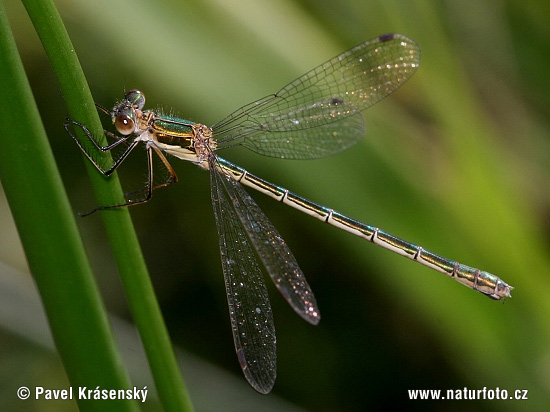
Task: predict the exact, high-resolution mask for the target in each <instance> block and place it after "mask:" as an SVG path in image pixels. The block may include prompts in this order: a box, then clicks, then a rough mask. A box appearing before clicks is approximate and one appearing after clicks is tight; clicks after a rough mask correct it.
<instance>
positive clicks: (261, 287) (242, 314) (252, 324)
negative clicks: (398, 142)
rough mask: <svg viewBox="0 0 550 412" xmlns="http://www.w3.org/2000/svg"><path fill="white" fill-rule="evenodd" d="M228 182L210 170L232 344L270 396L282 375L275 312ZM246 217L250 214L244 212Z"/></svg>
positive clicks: (246, 369)
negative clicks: (229, 195) (279, 376)
mask: <svg viewBox="0 0 550 412" xmlns="http://www.w3.org/2000/svg"><path fill="white" fill-rule="evenodd" d="M213 157H215V156H213ZM213 161H214V162H215V160H213ZM211 166H212V165H211ZM226 180H227V178H226V176H224V175H222V174H221V173H219V172H218V171H217V169H216V168H215V167H213V168H212V169H211V171H210V190H211V196H212V205H213V207H214V217H215V219H216V227H217V229H218V235H219V239H220V252H221V259H222V269H223V276H224V280H225V289H226V294H227V303H228V305H229V317H230V319H231V330H232V333H233V341H234V343H235V350H236V352H237V358H238V359H239V363H240V365H241V368H242V370H243V373H244V376H245V377H246V379H247V380H248V382H249V383H250V385H251V386H252V387H253V388H254V389H256V390H257V391H258V392H260V393H269V392H270V391H271V388H272V387H273V385H274V383H275V378H276V375H277V354H276V338H275V326H274V324H273V314H272V312H271V305H270V304H269V297H268V294H267V289H266V286H265V283H264V281H263V279H262V271H261V269H260V266H259V263H258V261H257V259H256V257H255V254H254V251H253V250H252V246H251V245H250V242H249V240H248V237H247V235H246V233H245V231H244V228H243V226H242V223H241V221H240V219H239V216H238V215H237V213H236V211H235V210H236V209H237V208H242V205H240V204H235V202H234V200H233V199H231V200H229V199H228V197H227V194H226V186H227V185H228V184H229V182H227V181H226ZM242 213H246V211H244V210H243V211H241V210H239V214H242Z"/></svg>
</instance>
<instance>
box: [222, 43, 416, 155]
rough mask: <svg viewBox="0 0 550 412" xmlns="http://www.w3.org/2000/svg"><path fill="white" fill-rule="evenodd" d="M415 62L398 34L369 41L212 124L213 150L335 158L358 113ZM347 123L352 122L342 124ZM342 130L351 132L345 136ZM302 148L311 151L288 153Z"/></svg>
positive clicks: (349, 141) (410, 46) (355, 127)
mask: <svg viewBox="0 0 550 412" xmlns="http://www.w3.org/2000/svg"><path fill="white" fill-rule="evenodd" d="M419 62H420V49H419V47H418V46H417V45H416V43H415V42H414V41H412V40H411V39H409V38H407V37H405V36H403V35H401V34H387V35H383V36H379V37H377V38H376V39H373V40H369V41H367V42H365V43H362V44H360V45H358V46H355V47H354V48H352V49H350V50H348V51H346V52H344V53H342V54H340V55H339V56H336V57H334V58H333V59H331V60H329V61H327V62H325V63H324V64H322V65H320V66H318V67H316V68H315V69H313V70H311V71H310V72H308V73H306V74H305V75H303V76H301V77H299V78H298V79H296V80H294V81H293V82H291V83H289V84H288V85H287V86H285V87H284V88H282V89H281V90H280V91H279V92H277V93H276V94H275V95H272V96H267V97H265V98H263V99H260V100H258V101H256V102H253V103H250V104H248V105H246V106H244V107H242V108H241V109H239V110H237V111H235V112H234V113H232V114H231V115H229V116H228V117H226V118H225V119H224V120H222V121H221V122H219V123H217V124H215V125H214V126H213V127H212V129H213V132H214V136H215V138H216V139H217V141H218V148H224V147H229V146H232V145H243V146H246V147H248V148H249V149H251V150H254V151H256V152H258V153H260V154H263V155H267V156H275V157H282V156H284V157H293V158H313V157H319V156H326V155H329V154H334V153H337V152H339V151H341V150H344V149H346V148H348V147H350V146H351V145H353V144H354V143H356V142H357V141H358V140H359V139H360V138H361V136H362V133H363V129H362V128H361V126H359V124H360V121H359V120H358V117H359V116H360V115H359V112H361V111H362V110H364V109H366V108H368V107H370V106H372V105H373V104H375V103H376V102H378V101H380V100H381V99H383V98H384V97H386V96H388V95H389V94H390V93H392V92H393V91H394V90H396V89H397V88H398V87H400V86H401V85H402V84H403V83H404V82H405V81H407V80H408V79H409V78H410V77H411V76H412V75H413V73H414V72H415V71H416V69H417V68H418V65H419ZM349 117H352V118H354V119H353V120H349V123H346V122H342V120H343V119H346V118H349ZM347 128H350V129H351V130H352V132H350V133H349V134H347V133H346V131H347ZM323 129H324V130H323ZM331 132H334V133H336V135H335V138H334V139H332V140H331V139H327V136H330V134H331ZM359 132H361V133H359ZM319 136H321V137H322V138H320V139H319V138H318V137H319ZM266 142H269V144H266ZM303 147H310V148H311V151H310V152H307V151H304V150H301V151H300V150H296V151H294V148H303ZM290 153H292V154H293V155H294V156H292V155H290Z"/></svg>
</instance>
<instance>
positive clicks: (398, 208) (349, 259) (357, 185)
mask: <svg viewBox="0 0 550 412" xmlns="http://www.w3.org/2000/svg"><path fill="white" fill-rule="evenodd" d="M4 3H5V6H6V8H7V11H8V16H9V18H10V21H11V24H12V30H13V31H14V34H15V37H16V41H17V42H18V46H19V50H20V53H21V56H22V58H23V60H24V64H25V67H26V70H27V74H28V76H29V80H30V82H31V86H32V88H33V92H34V95H35V98H36V100H37V103H38V106H39V109H40V112H41V114H42V121H43V122H44V124H45V127H46V130H47V132H48V134H49V137H50V141H51V144H52V147H53V150H54V153H55V156H56V159H57V161H58V166H59V168H60V171H61V174H62V176H63V179H64V182H65V184H66V188H67V192H68V194H69V197H70V199H71V201H72V204H73V206H74V209H75V211H77V210H80V211H86V210H89V209H90V208H93V207H94V206H95V203H94V199H93V197H92V191H91V187H90V185H89V184H88V177H87V175H86V173H85V170H84V167H83V161H82V157H81V156H80V154H79V151H78V148H77V147H76V146H75V145H74V143H73V142H72V141H71V140H70V138H69V137H68V136H67V135H66V133H65V132H64V130H63V120H64V118H65V116H66V114H67V109H66V108H65V106H64V102H63V98H62V96H61V94H60V92H59V88H58V85H57V84H56V80H55V77H54V75H53V73H52V70H51V68H50V65H49V63H48V60H47V59H46V56H45V54H44V52H43V49H42V47H41V44H40V42H39V40H38V38H37V37H36V34H35V32H34V30H33V27H32V25H31V24H30V22H29V20H28V18H27V16H26V13H25V11H24V9H23V8H22V6H21V5H20V4H19V2H18V1H15V0H7V1H5V2H4ZM56 4H57V6H58V8H59V11H60V13H61V15H62V17H63V20H64V22H65V24H66V26H67V29H68V31H69V34H70V35H71V38H72V41H73V44H74V47H75V50H76V52H77V54H78V56H79V58H80V61H81V64H82V66H83V69H84V71H85V73H86V75H87V77H88V82H89V84H90V88H91V90H92V93H93V94H94V97H95V100H96V101H97V102H98V103H100V104H102V105H103V106H107V107H110V106H112V104H113V103H114V101H115V100H117V99H120V98H121V97H122V95H123V93H124V90H128V89H131V88H139V89H140V90H142V91H143V92H144V93H145V94H146V96H147V98H148V107H153V108H162V109H163V110H164V111H166V112H168V111H173V112H175V113H177V114H179V115H181V116H182V117H185V118H188V119H191V120H193V121H196V122H201V123H206V124H213V123H215V122H216V121H218V120H220V119H221V118H222V117H224V116H225V115H227V114H229V113H230V112H232V111H233V110H235V109H237V108H238V107H240V106H242V105H244V104H246V103H249V102H250V101H253V100H255V99H258V98H260V97H263V96H264V95H267V94H270V93H273V92H275V91H277V90H279V89H280V88H281V87H282V86H283V85H285V84H286V83H288V82H289V81H291V80H293V79H294V78H296V77H297V76H299V75H301V74H303V73H304V72H305V71H307V70H309V69H311V68H313V67H315V66H317V65H318V64H320V63H322V62H324V61H325V60H327V59H329V58H331V57H333V56H334V55H336V54H338V53H339V52H342V51H344V50H346V49H347V48H349V47H352V46H354V45H355V44H357V43H360V42H362V41H364V40H367V39H370V38H372V37H375V36H377V35H380V34H383V33H388V32H399V33H403V34H406V35H407V36H409V37H411V38H413V39H414V40H415V41H416V42H417V43H418V44H419V45H420V47H421V49H422V62H421V66H420V69H419V70H418V72H417V73H416V74H415V76H414V77H413V78H412V79H411V80H410V81H409V82H408V83H407V84H406V85H405V86H404V87H403V88H402V89H400V90H398V91H397V92H395V93H394V94H393V95H392V96H391V97H389V98H388V99H386V100H384V101H383V102H381V103H379V104H378V105H376V106H375V107H373V108H371V109H369V110H368V111H367V112H366V113H365V118H366V121H367V135H366V137H365V139H364V140H363V141H362V142H361V143H359V145H358V146H357V147H354V148H353V149H351V150H349V151H347V152H345V153H342V154H340V155H337V156H334V157H332V158H327V159H321V160H316V161H284V160H277V159H269V158H264V157H262V156H259V155H256V154H253V153H250V152H248V151H247V150H245V149H235V150H233V149H232V150H230V151H227V152H224V153H221V155H222V156H224V157H226V158H228V159H229V160H231V161H233V162H235V163H237V164H240V165H242V166H244V167H246V168H247V169H248V170H250V171H251V172H252V173H254V174H257V175H259V176H262V177H264V178H266V179H268V180H270V181H272V182H274V183H277V184H279V185H282V186H284V187H287V188H289V189H290V190H292V191H295V192H296V193H299V194H301V195H303V196H305V197H307V198H309V199H311V200H313V201H315V202H318V203H321V204H324V205H327V206H330V207H333V208H335V209H336V210H338V211H340V212H342V213H345V214H348V215H349V216H351V217H353V218H355V219H358V220H361V221H364V222H366V223H368V224H372V225H375V226H378V227H380V228H381V229H383V230H386V231H388V232H390V233H393V234H395V235H397V236H400V237H402V238H404V239H407V240H410V241H412V242H415V243H418V244H421V245H422V246H424V247H425V248H427V249H429V250H432V251H434V252H436V253H439V254H441V255H443V256H447V257H449V258H452V259H456V260H458V261H460V262H462V263H465V264H468V265H472V266H475V267H479V268H481V269H484V270H487V271H489V272H492V273H495V274H498V275H499V276H500V277H502V279H503V280H505V281H506V282H508V283H509V284H511V285H513V286H514V287H515V288H516V289H515V290H514V291H513V292H512V295H513V299H510V300H507V301H506V302H505V303H504V304H501V303H498V302H494V301H491V300H490V299H487V298H486V297H484V296H482V295H481V294H479V293H475V292H473V291H471V290H468V289H467V288H465V287H463V286H461V285H459V284H458V283H457V282H454V281H451V280H449V279H446V278H445V277H444V276H442V275H440V274H437V272H433V271H430V270H429V269H427V268H425V267H422V266H420V265H417V264H414V263H413V262H410V261H407V260H405V259H402V258H399V257H398V256H397V255H395V254H392V253H389V252H387V251H385V250H383V249H381V248H378V247H376V246H374V245H371V244H368V243H367V242H365V241H362V240H360V239H358V238H356V237H353V236H351V235H349V234H347V233H345V232H341V231H338V230H336V229H334V228H332V227H329V226H327V225H321V224H320V223H319V222H318V221H315V220H314V219H311V218H309V217H307V216H305V215H303V214H301V213H299V212H297V211H295V210H293V209H290V208H288V207H285V206H284V205H281V204H280V203H277V202H274V201H272V200H271V199H267V198H263V197H262V196H261V195H258V194H256V193H252V196H253V197H254V198H255V199H256V200H257V202H258V203H259V205H260V206H261V207H262V209H263V210H264V211H265V213H266V214H267V215H268V216H269V217H270V219H271V220H272V221H273V222H274V224H275V225H276V227H277V228H278V229H279V231H280V233H281V234H282V235H283V236H284V238H285V240H286V241H287V243H288V244H289V245H290V246H291V248H292V250H293V252H294V254H295V255H296V257H297V259H298V261H299V262H300V264H301V267H302V269H303V271H304V273H305V274H306V276H307V278H308V280H309V282H310V284H311V286H312V288H313V290H314V292H315V295H316V297H317V301H318V304H319V307H320V309H321V313H322V321H321V323H320V325H319V326H318V327H312V326H310V325H307V324H306V323H305V322H304V321H302V320H301V319H300V318H299V317H298V316H295V314H294V313H293V311H292V310H291V309H290V308H289V307H288V305H287V304H286V303H285V302H284V300H283V299H282V298H281V297H280V296H278V294H277V292H276V291H275V289H274V288H273V287H272V285H269V288H270V296H271V303H272V306H273V312H274V316H275V322H276V328H277V337H278V342H277V343H278V377H277V382H276V385H275V388H274V390H273V394H271V395H268V396H263V397H262V396H260V395H258V394H256V393H254V391H253V390H252V389H250V388H248V387H247V386H246V383H245V379H244V377H243V376H242V373H241V371H240V368H239V365H238V362H237V361H236V356H235V353H234V349H233V342H232V338H231V330H230V324H229V318H228V313H227V304H226V300H225V295H224V287H223V278H222V273H221V267H220V258H219V250H218V241H217V237H216V229H215V226H214V218H213V214H212V210H211V204H210V194H209V188H208V184H209V178H208V174H207V173H204V172H202V171H201V170H199V169H198V168H196V167H193V166H192V165H189V164H183V162H177V161H173V162H172V164H173V165H174V167H175V169H176V171H177V173H178V176H179V178H180V182H179V183H178V184H177V185H176V186H173V187H171V188H169V189H165V190H161V191H158V192H156V193H155V197H154V200H153V201H152V202H150V203H148V204H146V205H143V206H140V207H135V208H132V210H131V213H132V216H133V219H134V222H135V225H136V229H137V232H138V235H139V237H140V239H141V244H142V248H143V251H144V254H145V256H146V260H147V263H148V266H149V269H150V273H151V276H152V278H153V283H154V286H155V289H156V291H157V296H158V299H159V301H160V304H161V306H162V309H163V313H164V315H165V319H166V322H167V324H168V327H169V330H170V334H171V337H172V339H173V342H174V344H175V345H176V346H177V347H179V348H181V349H183V350H185V351H186V352H184V355H182V362H183V363H184V364H185V363H186V359H187V358H188V357H190V356H191V355H187V353H191V354H193V355H196V356H198V357H199V358H198V360H197V361H194V364H195V366H196V367H194V368H189V369H184V378H185V380H186V382H187V384H188V385H189V389H190V392H191V396H192V400H193V402H194V403H195V406H196V407H197V410H200V411H203V410H220V409H219V407H218V406H219V405H223V410H231V408H234V409H235V410H241V411H242V410H268V408H269V407H275V408H276V410H285V409H284V408H288V410H295V409H293V407H297V408H303V409H304V410H315V411H362V410H373V409H374V410H377V409H389V408H390V407H396V408H397V407H399V408H402V409H407V410H432V409H433V410H436V409H437V410H448V411H453V410H464V409H465V408H468V409H469V410H497V409H498V410H522V411H524V410H534V411H535V410H542V409H543V407H544V406H545V405H546V406H547V405H548V404H549V402H550V322H549V315H550V300H549V299H548V292H549V291H550V279H549V274H550V269H549V268H550V253H549V252H550V251H549V241H550V236H549V230H550V219H549V218H550V190H549V184H548V181H549V176H550V162H549V159H550V134H549V131H550V127H549V126H550V124H549V123H550V117H549V114H550V110H549V108H548V107H549V105H548V98H547V95H548V91H549V90H550V80H549V77H548V74H547V73H548V64H549V63H550V24H549V23H550V3H548V2H546V1H531V2H525V1H518V0H515V1H514V0H508V1H498V2H497V1H492V2H463V1H459V0H448V1H441V2H433V1H408V2H402V1H388V0H386V1H359V0H340V1H338V2H333V1H327V0H316V1H314V0H301V1H300V0H294V1H293V0H276V1H265V0H262V1H253V0H206V1H204V0H202V1H198V0H196V1H176V0H167V1H157V2H150V1H149V2H147V1H143V0H137V1H132V2H123V1H106V0H95V1H93V2H87V1H84V0H73V1H57V2H56ZM1 138H3V139H7V138H9V136H2V137H1ZM144 167H145V157H144V156H140V153H139V151H138V152H136V153H134V155H133V156H132V159H131V160H129V162H128V165H125V168H124V169H125V170H124V171H125V172H126V173H128V174H132V175H134V176H138V178H139V177H140V176H143V179H145V176H146V175H145V168H144ZM122 177H124V173H122ZM37 201H47V199H39V200H37ZM78 224H79V226H80V228H81V230H82V236H83V238H84V241H85V244H86V247H87V250H88V253H89V255H90V258H91V260H92V264H93V267H94V269H95V272H96V276H97V280H98V283H99V286H100V288H101V290H102V293H103V297H104V299H105V301H106V305H107V307H108V309H109V311H110V312H111V313H113V314H114V315H116V316H117V317H119V318H121V319H125V320H127V321H130V322H131V317H130V315H129V313H128V309H127V306H126V304H125V300H124V293H123V290H122V287H121V285H120V282H119V279H118V277H117V273H116V268H115V266H114V263H113V260H112V257H111V255H110V252H109V246H108V245H107V243H106V238H105V235H104V233H103V227H102V223H101V218H100V216H91V217H88V218H86V219H80V218H79V219H78ZM0 227H2V229H1V231H0V261H1V263H2V266H1V267H2V268H4V269H2V270H3V271H5V272H8V271H16V272H17V273H19V275H16V276H25V275H21V274H20V273H24V272H25V271H26V264H25V258H24V255H23V253H22V251H21V249H20V247H19V246H18V243H17V235H16V232H15V230H14V229H13V224H12V223H11V220H10V213H9V208H8V207H7V204H6V202H5V200H4V199H2V200H1V201H0ZM53 241H55V240H53ZM0 272H1V271H0ZM26 276H29V275H26ZM4 281H5V280H3V282H4ZM22 281H23V282H25V281H26V280H22ZM25 284H26V285H27V286H26V287H28V288H30V289H32V283H30V282H27V283H25ZM2 288H3V289H4V290H8V288H7V286H6V285H5V284H4V285H3V286H2ZM29 293H30V292H29ZM6 302H7V300H6ZM18 304H21V300H17V299H14V303H13V306H11V307H9V308H6V305H5V303H4V306H3V309H2V310H3V311H4V313H10V312H9V310H13V311H14V313H15V312H24V311H26V310H28V311H30V310H31V309H30V308H29V307H25V306H19V307H18V306H17V305H18ZM42 326H43V325H42ZM0 327H1V329H0V406H2V409H3V410H21V409H22V408H23V406H24V407H25V409H26V410H32V409H33V408H34V410H44V411H45V410H52V409H49V408H52V405H55V406H54V409H55V410H74V409H75V408H76V406H75V404H74V403H71V402H67V401H66V402H58V403H52V402H50V403H48V402H29V403H24V404H23V403H17V402H15V401H16V397H15V389H16V388H17V387H18V386H21V385H23V384H25V385H27V386H32V385H37V386H47V385H51V386H52V387H58V388H62V387H64V386H65V387H66V386H67V383H66V381H65V380H64V379H65V378H64V376H63V370H62V367H61V366H60V363H59V361H58V359H57V358H56V356H55V355H54V354H52V353H51V352H48V351H47V350H46V349H44V347H43V346H41V345H40V339H36V338H35V337H33V334H32V331H31V330H29V331H28V336H25V334H24V333H23V332H19V333H15V332H14V329H13V328H12V327H11V326H10V325H8V324H3V325H0ZM35 327H37V328H38V327H39V326H38V325H35ZM33 339H34V341H33ZM127 339H129V340H130V341H131V342H129V343H128V344H129V345H131V344H137V343H139V338H138V337H137V335H136V334H132V333H131V332H130V333H129V335H128V336H127ZM136 358H137V356H136V357H132V356H131V355H130V358H129V361H128V362H131V361H132V360H136ZM203 359H204V360H203ZM136 362H137V361H136ZM211 363H212V364H215V365H217V366H218V367H220V369H211V366H210V364H211ZM140 366H142V365H130V366H129V368H130V369H131V371H133V369H134V368H136V369H139V367H140ZM222 370H225V371H224V372H222ZM205 371H208V373H205ZM225 372H229V373H230V375H229V378H228V377H227V376H226V374H225ZM14 375H17V376H18V378H17V379H14ZM132 376H135V375H132ZM19 380H21V382H19ZM134 382H139V383H140V384H141V385H142V386H143V385H148V386H149V388H153V387H154V384H153V382H152V381H151V380H150V378H147V377H140V378H135V380H134ZM219 382H223V383H224V384H222V387H223V391H218V390H216V389H213V388H218V387H219V386H216V384H217V383H219ZM464 387H467V388H469V389H482V388H483V387H487V388H488V389H496V388H497V387H498V388H500V389H506V390H508V394H509V395H511V396H513V395H514V391H515V390H516V389H525V390H528V394H527V396H528V398H529V400H522V401H519V400H518V401H516V400H483V401H473V400H467V401H466V400H465V401H438V402H435V401H410V400H408V392H407V390H408V389H441V390H443V391H445V390H447V389H463V388H464ZM279 398H282V399H284V400H285V402H281V403H275V402H279ZM274 404H275V405H276V406H273V405H274ZM216 405H218V406H216ZM144 410H157V406H155V405H154V403H153V402H147V404H145V405H144Z"/></svg>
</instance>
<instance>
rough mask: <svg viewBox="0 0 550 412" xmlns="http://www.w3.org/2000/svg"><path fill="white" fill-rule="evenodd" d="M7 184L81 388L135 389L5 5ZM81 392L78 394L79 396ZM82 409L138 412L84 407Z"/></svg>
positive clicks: (2, 86) (68, 365) (3, 156)
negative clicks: (56, 161) (113, 334)
mask: <svg viewBox="0 0 550 412" xmlns="http://www.w3.org/2000/svg"><path fill="white" fill-rule="evenodd" d="M0 27H1V28H2V30H0V54H1V55H2V56H3V63H2V64H1V65H0V73H1V76H0V77H1V79H0V95H1V96H2V98H3V99H4V103H5V105H4V107H3V108H2V110H1V111H0V125H1V126H0V131H1V136H2V139H3V141H2V150H1V151H0V179H1V181H2V185H3V188H4V190H5V193H6V196H7V198H8V201H9V205H10V209H11V212H12V214H13V217H14V219H15V221H16V224H17V228H18V231H19V234H20V237H21V240H22V242H23V245H24V248H25V253H26V256H27V259H28V263H29V267H30V268H31V271H32V273H33V275H34V279H35V281H36V284H37V286H38V289H39V291H40V294H41V296H42V302H43V305H44V308H45V310H46V313H47V316H48V319H49V323H50V327H51V330H52V333H53V336H54V339H55V342H56V345H57V348H58V351H59V354H60V355H61V357H62V359H63V364H64V366H65V370H66V371H67V375H68V377H69V380H70V382H71V385H72V386H73V387H74V388H77V387H89V388H91V389H95V388H96V387H97V386H99V387H100V388H101V389H113V388H129V387H130V383H129V379H128V376H127V373H126V371H125V369H124V368H123V367H121V364H122V362H121V358H120V356H119V354H118V352H117V351H116V346H115V342H114V339H113V336H112V333H111V330H110V328H109V324H108V321H107V316H106V312H105V308H104V307H103V304H102V301H101V298H100V296H99V293H98V290H97V287H96V285H95V282H94V279H93V276H92V273H91V271H90V269H89V265H88V263H87V259H86V256H85V254H84V249H83V246H82V243H81V241H80V237H79V234H78V231H77V228H76V224H75V221H74V218H73V215H72V211H71V208H70V206H69V203H68V200H67V197H66V195H65V192H64V190H63V186H62V183H61V178H60V176H59V173H58V171H57V168H56V166H55V162H54V158H53V155H52V153H51V149H50V147H49V144H48V140H47V137H46V134H45V131H44V128H43V125H42V123H41V121H40V115H39V113H38V109H37V107H36V104H35V102H34V98H33V96H32V93H31V90H30V86H29V84H28V81H27V78H26V75H25V72H24V70H23V66H22V64H21V60H20V58H19V55H18V53H17V49H16V46H15V43H14V40H13V36H12V34H11V31H10V28H9V25H8V21H7V19H6V15H5V13H4V12H3V10H2V6H1V4H0ZM76 390H77V389H76ZM79 407H80V409H81V410H91V411H95V410H124V411H132V410H136V409H137V408H136V404H135V403H134V402H133V401H128V400H117V401H112V402H109V403H108V405H106V404H105V402H93V401H92V402H90V401H87V400H79Z"/></svg>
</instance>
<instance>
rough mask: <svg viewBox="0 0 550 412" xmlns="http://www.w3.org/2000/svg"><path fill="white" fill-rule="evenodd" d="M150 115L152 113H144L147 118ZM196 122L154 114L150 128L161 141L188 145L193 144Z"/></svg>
mask: <svg viewBox="0 0 550 412" xmlns="http://www.w3.org/2000/svg"><path fill="white" fill-rule="evenodd" d="M149 115H150V113H144V117H146V118H147V117H148V116H149ZM194 124H195V123H194V122H191V121H189V120H184V119H179V118H177V117H172V116H161V115H158V114H153V115H152V116H151V120H150V123H149V130H150V131H151V132H152V133H154V134H155V136H156V138H157V140H158V142H159V143H164V144H167V145H170V146H180V147H187V146H190V145H191V144H192V140H193V138H194V137H195V131H194V130H193V125H194Z"/></svg>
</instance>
